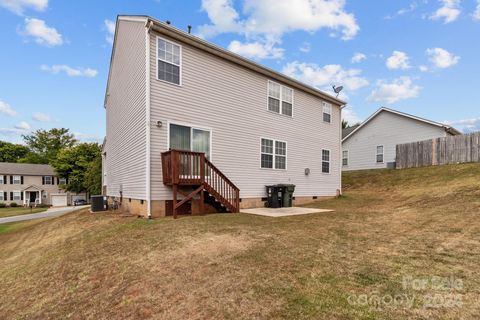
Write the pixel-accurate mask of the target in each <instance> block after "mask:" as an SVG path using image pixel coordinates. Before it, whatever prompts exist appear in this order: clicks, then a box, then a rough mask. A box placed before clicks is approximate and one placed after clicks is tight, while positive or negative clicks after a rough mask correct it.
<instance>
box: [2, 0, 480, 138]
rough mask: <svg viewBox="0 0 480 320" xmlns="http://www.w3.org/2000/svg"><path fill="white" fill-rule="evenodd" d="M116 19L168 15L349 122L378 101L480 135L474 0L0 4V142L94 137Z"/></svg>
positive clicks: (17, 0)
mask: <svg viewBox="0 0 480 320" xmlns="http://www.w3.org/2000/svg"><path fill="white" fill-rule="evenodd" d="M118 14H140V15H150V16H152V17H155V18H157V19H159V20H170V21H171V22H172V24H174V25H175V26H177V27H179V28H181V29H186V26H187V25H188V24H191V25H192V26H193V31H194V33H195V34H197V35H199V36H201V37H204V38H206V39H207V40H209V41H211V42H214V43H216V44H218V45H220V46H222V47H224V48H227V49H230V50H232V51H234V52H236V53H238V54H241V55H244V56H246V57H248V58H251V59H253V60H255V61H257V62H259V63H261V64H264V65H266V66H268V67H271V68H273V69H275V70H278V71H280V72H284V73H286V74H288V75H290V76H293V77H296V78H298V79H300V80H301V81H304V82H307V83H309V84H311V85H314V86H316V87H318V88H320V89H323V90H326V91H329V90H330V85H331V84H336V85H343V86H345V90H344V91H343V93H342V98H343V99H345V100H347V101H348V108H347V109H346V112H345V117H346V119H347V120H349V121H350V122H351V123H353V122H356V121H360V120H362V119H365V118H366V117H368V116H369V115H370V114H371V113H373V112H374V111H375V110H376V109H378V108H379V107H380V106H386V107H390V108H394V109H397V110H400V111H404V112H408V113H412V114H415V115H417V116H421V117H425V118H428V119H431V120H436V121H440V122H446V121H447V122H449V123H450V124H452V125H454V126H455V127H457V128H459V129H461V130H464V131H473V130H480V109H479V107H480V103H479V101H480V90H479V84H480V81H479V80H478V75H479V74H480V63H479V57H480V0H479V1H477V0H464V1H461V0H439V1H437V0H414V1H412V0H406V1H380V0H377V1H374V0H372V1H361V0H351V1H348V0H347V1H343V0H329V1H327V0H284V1H280V0H241V1H240V0H239V1H234V0H203V1H202V0H198V1H178V0H177V1H174V0H136V1H134V0H125V1H121V0H102V1H98V0H97V1H91V0H85V1H65V0H64V1H60V0H0V30H1V32H0V41H1V43H2V46H1V48H2V49H1V50H0V70H1V72H0V140H7V141H13V142H19V141H21V134H25V133H28V132H30V131H32V130H35V129H39V128H43V129H48V128H52V127H66V128H69V129H70V130H71V132H73V133H75V134H76V135H77V137H78V138H79V139H80V140H82V141H101V139H102V137H103V135H104V131H105V113H104V109H103V97H104V92H105V86H106V79H107V76H108V67H109V60H110V54H111V46H112V45H111V39H112V32H113V28H114V27H113V21H114V20H115V18H116V16H117V15H118Z"/></svg>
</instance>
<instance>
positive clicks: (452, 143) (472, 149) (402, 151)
mask: <svg viewBox="0 0 480 320" xmlns="http://www.w3.org/2000/svg"><path fill="white" fill-rule="evenodd" d="M396 152H397V155H396V167H397V169H404V168H414V167H423V166H436V165H444V164H455V163H465V162H480V132H476V133H472V134H467V135H460V136H449V137H444V138H436V139H432V140H425V141H418V142H411V143H404V144H397V150H396Z"/></svg>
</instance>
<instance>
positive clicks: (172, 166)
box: [162, 150, 240, 212]
mask: <svg viewBox="0 0 480 320" xmlns="http://www.w3.org/2000/svg"><path fill="white" fill-rule="evenodd" d="M162 173H163V183H164V184H166V185H172V186H173V185H192V186H195V185H198V186H202V185H203V187H204V189H205V190H206V191H207V192H208V193H210V194H211V195H212V196H214V197H215V198H216V199H217V200H218V201H219V202H220V203H222V204H223V205H224V206H225V207H226V208H227V209H228V210H230V211H231V212H239V210H240V189H239V188H238V187H237V186H235V184H234V183H233V182H231V181H230V179H228V178H227V177H226V176H225V175H224V174H223V173H222V172H221V171H220V170H219V169H218V168H217V167H215V165H214V164H213V163H211V162H210V161H209V160H208V159H207V158H206V157H205V154H204V153H202V152H193V151H182V150H170V151H167V152H164V153H162Z"/></svg>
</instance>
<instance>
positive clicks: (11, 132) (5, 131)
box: [0, 128, 25, 136]
mask: <svg viewBox="0 0 480 320" xmlns="http://www.w3.org/2000/svg"><path fill="white" fill-rule="evenodd" d="M23 133H25V130H22V129H17V128H0V135H2V136H18V135H21V134H23Z"/></svg>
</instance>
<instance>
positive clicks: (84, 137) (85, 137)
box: [73, 132, 103, 143]
mask: <svg viewBox="0 0 480 320" xmlns="http://www.w3.org/2000/svg"><path fill="white" fill-rule="evenodd" d="M73 135H74V136H75V139H77V140H79V141H81V142H96V143H101V142H102V141H103V138H102V137H98V136H96V135H93V134H88V133H81V132H75V133H73Z"/></svg>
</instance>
